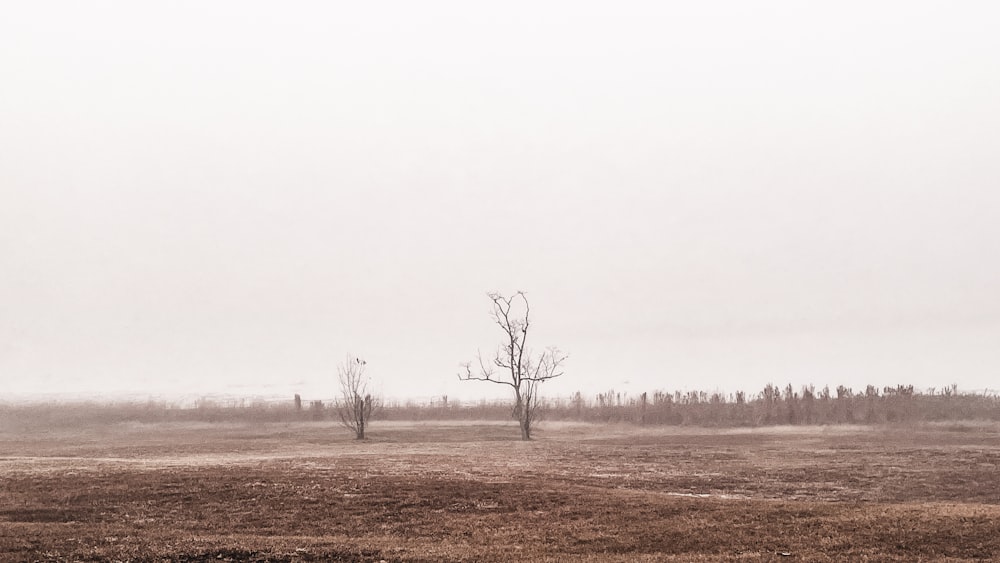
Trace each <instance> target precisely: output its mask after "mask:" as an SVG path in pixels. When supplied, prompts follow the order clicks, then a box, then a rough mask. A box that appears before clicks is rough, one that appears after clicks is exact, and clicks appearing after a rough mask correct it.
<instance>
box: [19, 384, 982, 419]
mask: <svg viewBox="0 0 1000 563" xmlns="http://www.w3.org/2000/svg"><path fill="white" fill-rule="evenodd" d="M362 404H363V403H362ZM338 405H340V406H342V402H341V401H339V400H338V399H326V400H316V399H303V398H302V397H301V396H300V397H297V398H292V397H290V398H288V399H286V400H280V401H265V400H228V401H218V400H211V399H202V400H199V401H197V402H195V403H194V404H191V405H183V406H181V405H175V404H171V403H168V402H164V401H148V402H126V403H43V404H27V405H16V404H0V428H2V429H8V430H16V429H18V428H31V427H40V426H41V427H60V426H63V427H72V426H77V425H81V424H109V423H122V422H140V423H156V422H220V423H221V422H291V421H302V422H308V421H314V422H330V423H333V422H337V423H342V422H343V421H342V418H341V414H342V412H341V411H340V410H338ZM517 416H518V414H517V412H516V409H514V405H513V404H512V401H510V400H506V401H504V400H494V401H488V400H479V401H458V400H454V399H452V400H449V399H448V397H447V396H441V397H437V398H435V399H433V400H429V401H427V400H425V401H416V400H409V401H391V400H387V401H383V402H382V404H381V408H380V410H379V416H378V420H395V421H407V420H413V421H421V420H468V421H472V420H494V421H499V420H512V421H513V420H517V418H516V417H517ZM538 416H539V417H540V419H541V420H560V421H580V422H592V423H627V424H637V425H690V426H718V427H727V426H768V425H786V424H792V425H805V424H885V423H889V424H892V423H907V422H936V421H958V420H989V421H1000V396H998V395H997V394H996V393H988V392H987V393H968V392H961V391H959V390H958V388H957V386H956V385H948V386H945V387H942V388H938V389H927V390H923V391H917V390H915V389H914V388H913V386H911V385H897V386H895V387H883V388H877V387H875V386H872V385H869V386H867V387H866V388H865V389H864V390H862V391H855V390H853V389H851V388H848V387H844V386H839V387H837V388H835V389H830V388H829V387H824V388H822V389H816V388H815V387H814V386H812V385H808V386H805V387H800V388H798V389H795V388H794V387H793V386H792V385H785V386H784V387H777V386H775V385H768V386H766V387H765V388H764V389H763V390H761V391H760V392H759V393H757V394H755V395H748V394H746V393H745V392H742V391H738V392H735V393H731V394H724V393H719V392H715V393H708V392H705V391H674V392H672V393H671V392H665V391H654V392H649V393H639V394H627V393H621V392H616V391H614V390H609V391H607V392H604V393H598V394H597V395H594V396H584V395H583V394H582V393H579V392H578V393H574V394H573V395H572V396H570V397H562V398H549V399H540V402H539V410H538Z"/></svg>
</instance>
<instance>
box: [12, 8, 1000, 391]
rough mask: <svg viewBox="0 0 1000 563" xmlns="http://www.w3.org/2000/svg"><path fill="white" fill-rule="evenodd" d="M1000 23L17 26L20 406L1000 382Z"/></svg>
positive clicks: (645, 15) (50, 16) (532, 19)
mask: <svg viewBox="0 0 1000 563" xmlns="http://www.w3.org/2000/svg"><path fill="white" fill-rule="evenodd" d="M998 16H1000V8H998V7H997V5H996V4H995V3H992V2H978V3H977V2H962V3H953V2H913V1H907V2H838V3H835V4H828V5H819V4H816V3H802V2H755V3H744V2H699V3H659V2H656V3H652V2H651V3H642V2H636V3H618V2H614V3H612V2H565V3H563V2H541V3H539V2H504V3H502V5H497V6H495V7H493V8H487V7H484V6H482V5H477V4H476V3H468V2H399V3H392V2H388V3H350V4H347V3H331V4H328V3H320V2H316V3H309V2H299V3H281V4H279V3H263V2H170V3H145V2H143V3H139V2H87V3H78V2H25V3H17V4H13V5H9V6H7V7H6V9H5V15H4V17H3V18H2V19H0V84H2V85H0V381H2V384H3V393H4V395H5V396H7V397H9V396H29V397H30V396H37V395H40V394H51V393H59V394H69V395H74V394H76V395H81V394H82V395H95V394H100V395H102V396H107V397H112V396H118V395H125V394H130V395H142V394H150V395H162V394H167V395H170V394H184V393H230V394H235V395H240V394H258V393H264V394H269V393H273V394H279V395H280V394H290V393H292V392H301V393H303V395H304V396H314V397H328V396H333V394H334V393H335V368H336V365H337V363H338V362H340V361H342V360H343V358H344V357H345V355H346V354H348V353H351V354H357V355H360V356H363V357H365V358H366V359H367V361H368V364H369V373H370V374H371V375H372V376H373V377H374V378H375V379H376V380H377V381H378V382H379V383H380V385H382V387H383V392H384V393H385V394H386V395H388V396H391V397H400V398H401V397H430V396H435V395H441V394H448V395H450V396H452V397H464V398H469V399H474V398H479V397H493V396H505V395H503V394H502V393H504V392H505V389H501V388H496V389H495V388H493V387H496V386H490V385H488V384H476V383H462V382H459V381H458V380H457V378H456V373H458V370H459V367H458V365H459V363H460V362H463V361H467V360H470V359H473V358H474V357H475V354H476V351H477V350H479V349H482V350H483V352H484V353H488V352H489V351H490V350H491V349H492V347H493V346H495V345H496V344H497V343H498V342H499V336H500V334H499V332H498V331H497V330H496V327H494V326H492V325H491V323H490V319H489V317H488V311H489V301H488V300H487V299H486V297H485V293H486V292H487V291H490V290H499V291H502V292H512V291H515V290H525V291H526V292H528V296H529V299H530V300H531V304H532V313H533V316H534V321H535V327H536V331H537V332H536V333H535V334H534V335H533V336H532V338H534V343H535V346H537V347H538V348H539V349H540V348H542V347H544V346H546V345H557V346H559V347H560V348H561V349H562V350H564V351H565V352H567V353H568V354H569V356H570V358H569V360H568V362H567V364H566V375H565V376H564V377H563V378H561V379H559V380H556V381H554V382H551V383H550V384H547V386H546V388H545V390H544V392H545V393H546V394H548V395H563V396H565V395H569V394H570V393H572V392H573V391H576V390H580V391H582V392H584V393H585V394H590V393H596V392H600V391H605V390H607V389H609V388H614V389H616V390H622V391H643V390H654V389H667V390H673V389H703V390H713V389H720V390H725V391H733V390H736V389H745V390H747V391H749V392H753V393H755V392H757V391H759V390H760V388H762V387H763V386H764V385H765V384H766V383H768V382H774V383H776V384H779V385H783V384H785V383H792V384H794V385H796V386H799V385H802V384H808V383H815V384H818V385H823V384H830V385H832V386H835V385H837V384H845V385H848V386H854V387H855V388H857V387H861V388H863V387H864V385H866V384H875V385H877V386H882V385H895V384H897V383H905V384H913V385H916V386H917V387H918V388H919V387H942V386H944V385H946V384H950V383H957V384H958V385H959V387H960V388H962V389H966V390H975V389H984V388H988V387H991V386H994V387H995V386H996V375H997V373H998V372H1000V346H998V345H997V344H998V342H1000V260H998V259H997V257H998V243H1000V220H998V219H997V218H998V216H1000V214H998V211H1000V190H998V186H1000V158H997V155H998V154H1000V104H998V103H997V100H1000V34H997V32H996V22H997V21H1000V20H998Z"/></svg>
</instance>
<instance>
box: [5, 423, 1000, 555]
mask: <svg viewBox="0 0 1000 563" xmlns="http://www.w3.org/2000/svg"><path fill="white" fill-rule="evenodd" d="M517 438H518V430H517V427H516V424H514V423H511V424H506V423H504V424H500V423H474V422H470V423H460V422H449V423H443V422H441V423H430V422H427V423H404V422H392V423H390V422H383V423H376V424H375V425H374V426H373V428H372V430H371V439H370V440H368V441H366V442H355V441H354V440H352V439H351V436H350V435H349V433H348V432H345V431H344V430H343V429H341V428H338V427H337V426H335V425H333V424H332V423H329V422H294V423H238V424H237V423H212V424H209V423H191V422H186V423H158V424H140V423H135V422H132V423H129V422H123V423H117V424H104V425H91V426H83V427H74V428H67V427H63V428H51V429H33V430H26V429H18V430H12V429H9V428H8V429H7V430H2V429H0V554H3V555H0V557H2V558H4V560H12V561H31V560H42V561H50V560H52V561H55V560H83V561H91V560H101V561H103V560H132V561H155V560H175V561H209V560H210V561H220V560H221V561H228V560H236V561H244V560H249V561H373V562H377V561H383V560H384V561H529V560H530V561H566V560H581V561H672V560H676V561H691V560H695V561H759V560H783V561H784V560H801V561H823V560H845V561H863V560H870V561H887V560H898V561H919V560H924V561H928V560H954V561H959V560H971V561H974V560H996V559H1000V471H998V469H1000V467H998V466H1000V425H997V424H995V423H961V424H958V423H949V424H940V425H929V424H924V425H919V426H912V427H892V426H879V427H861V426H827V427H818V426H817V427H808V426H799V427H774V428H757V429H731V430H719V429H698V428H688V427H657V428H645V427H638V426H625V425H622V426H614V425H588V424H582V423H557V422H550V423H547V424H545V425H543V426H542V427H541V428H540V429H539V431H538V434H537V439H536V440H533V441H531V442H521V441H519V440H518V439H517Z"/></svg>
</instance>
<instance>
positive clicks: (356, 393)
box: [334, 355, 382, 440]
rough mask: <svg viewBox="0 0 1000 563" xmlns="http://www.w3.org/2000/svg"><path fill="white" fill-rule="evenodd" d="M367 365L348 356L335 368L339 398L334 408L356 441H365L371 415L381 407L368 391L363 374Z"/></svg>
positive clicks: (377, 399)
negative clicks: (338, 385)
mask: <svg viewBox="0 0 1000 563" xmlns="http://www.w3.org/2000/svg"><path fill="white" fill-rule="evenodd" d="M367 365H368V362H366V361H365V360H362V359H361V358H357V357H353V358H352V357H351V356H350V355H348V356H347V359H346V360H344V363H342V364H340V365H339V366H337V379H339V381H340V397H339V398H338V399H337V401H336V404H335V405H334V408H335V409H336V411H337V416H339V417H340V422H341V423H342V424H343V425H344V426H345V427H347V428H349V429H350V430H351V431H353V432H354V435H355V437H356V438H357V439H358V440H364V439H365V431H366V430H367V429H368V424H369V423H370V422H371V419H372V415H374V414H375V413H376V412H378V409H379V408H380V407H381V406H382V400H381V399H380V398H378V397H377V396H375V395H373V394H372V392H371V390H370V389H369V386H370V384H371V380H370V379H369V377H368V376H367V375H366V374H365V367H366V366H367Z"/></svg>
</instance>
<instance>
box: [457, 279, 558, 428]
mask: <svg viewBox="0 0 1000 563" xmlns="http://www.w3.org/2000/svg"><path fill="white" fill-rule="evenodd" d="M488 296H489V298H490V301H492V302H493V308H492V310H491V311H490V316H491V317H492V319H493V322H494V323H496V325H497V326H499V327H500V329H501V330H502V331H503V333H504V339H503V342H502V343H501V344H500V345H499V346H497V349H496V353H495V354H494V355H493V358H492V360H490V361H488V362H487V361H485V360H483V355H482V353H480V354H479V357H478V359H479V369H478V371H476V372H473V370H472V363H471V362H467V363H465V364H462V367H463V368H464V371H463V373H460V374H459V375H458V378H459V379H461V380H463V381H488V382H490V383H497V384H500V385H509V386H510V387H511V389H513V391H514V413H513V414H514V416H515V417H516V418H517V420H518V422H519V423H520V425H521V439H522V440H530V439H531V430H532V428H533V425H534V423H535V421H536V420H537V417H538V414H539V409H538V405H539V396H538V386H539V384H541V383H543V382H545V381H548V380H550V379H555V378H557V377H559V376H561V375H562V374H563V372H562V371H561V366H562V363H563V362H564V361H565V360H566V356H565V355H563V354H562V353H561V352H560V351H559V350H558V349H557V348H555V347H550V348H546V349H545V351H543V352H540V353H538V354H535V353H533V352H532V351H531V350H530V349H529V348H528V345H527V341H528V331H529V330H530V329H531V315H530V313H531V307H530V306H529V305H528V298H527V297H526V296H525V294H524V292H523V291H518V292H517V293H515V294H514V295H511V296H510V297H506V296H504V295H502V294H500V293H495V292H494V293H489V294H488ZM498 368H499V370H500V372H499V373H498V372H497V369H498Z"/></svg>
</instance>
